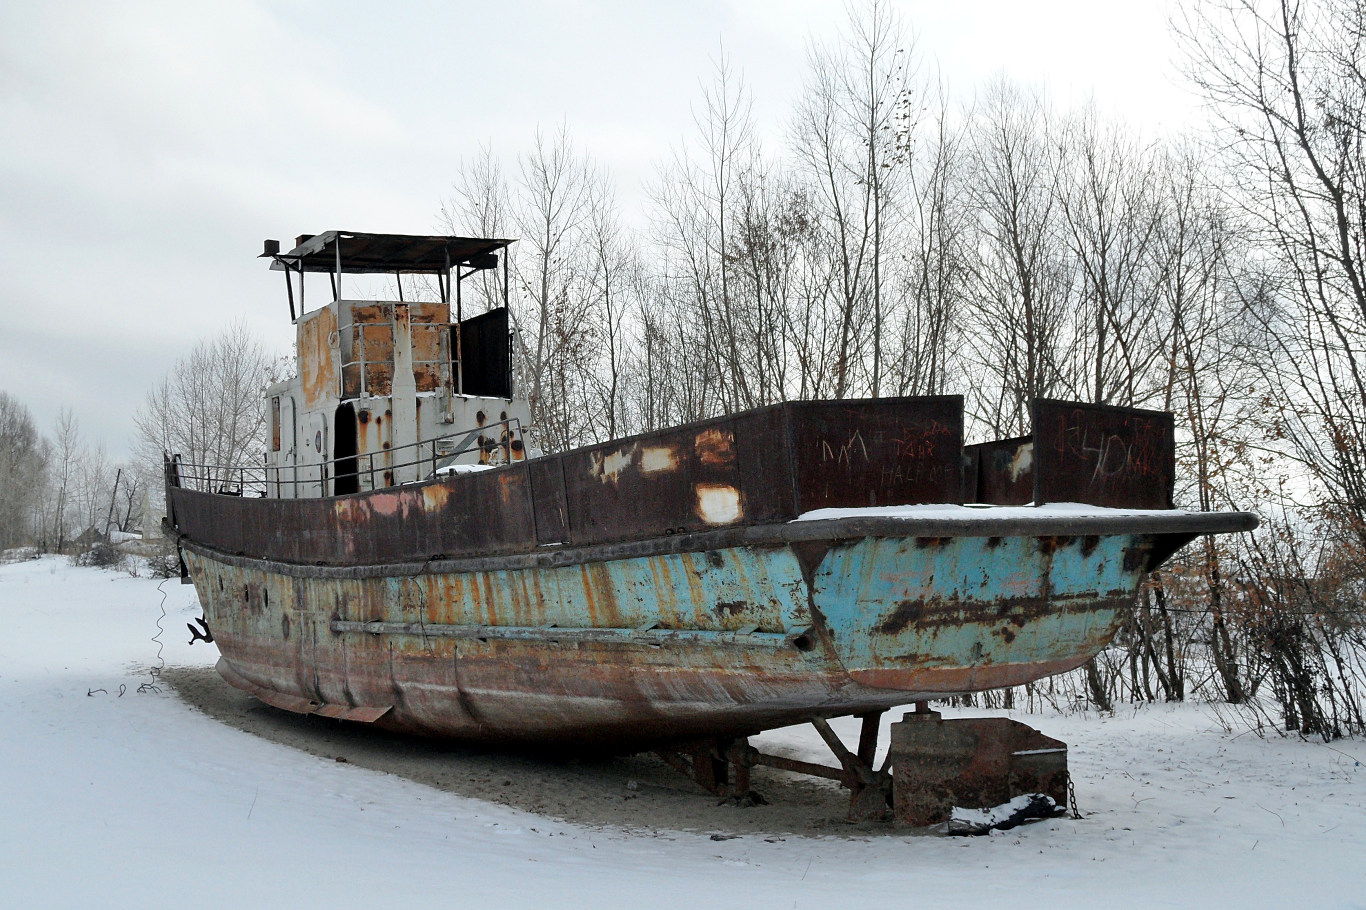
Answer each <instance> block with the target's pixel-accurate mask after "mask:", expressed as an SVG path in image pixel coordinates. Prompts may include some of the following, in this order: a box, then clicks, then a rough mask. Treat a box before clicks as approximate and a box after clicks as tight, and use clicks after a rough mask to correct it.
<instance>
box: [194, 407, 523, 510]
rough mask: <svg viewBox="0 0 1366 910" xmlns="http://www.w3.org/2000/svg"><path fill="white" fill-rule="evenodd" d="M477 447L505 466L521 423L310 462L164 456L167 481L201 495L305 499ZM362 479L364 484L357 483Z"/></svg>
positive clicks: (515, 452) (424, 467)
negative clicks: (209, 460) (212, 460)
mask: <svg viewBox="0 0 1366 910" xmlns="http://www.w3.org/2000/svg"><path fill="white" fill-rule="evenodd" d="M500 427H501V428H502V432H501V433H500V432H499V428H500ZM490 433H492V436H490V435H489V434H490ZM500 437H501V438H500ZM477 450H478V451H482V452H485V453H487V455H488V459H495V458H497V459H499V460H496V461H494V460H483V459H481V463H487V464H490V465H497V464H506V463H509V462H512V461H514V460H516V459H518V458H520V457H522V453H525V451H526V449H525V443H524V439H523V433H522V423H521V421H520V420H518V419H517V418H516V417H509V418H507V419H506V420H498V421H492V422H490V423H486V424H484V425H482V426H478V427H475V428H474V429H472V430H464V431H458V432H455V433H449V434H446V435H443V436H437V437H433V438H432V439H422V440H419V441H417V442H412V443H408V444H406V445H401V446H395V447H393V448H391V449H384V450H382V451H379V452H358V453H357V454H355V455H346V456H342V457H340V458H332V459H329V460H327V461H322V462H314V463H312V464H293V465H271V464H259V465H241V464H238V465H220V464H199V463H196V462H191V461H186V460H184V459H183V458H182V457H181V456H180V455H174V456H169V457H168V458H167V479H168V482H170V484H171V485H172V486H178V487H182V488H184V489H188V490H198V491H200V492H205V493H220V494H223V495H226V496H257V497H263V496H273V497H274V498H277V499H306V498H311V497H324V496H329V495H335V494H334V493H333V492H329V484H331V488H332V490H333V491H335V489H336V484H337V482H338V481H351V483H350V484H346V485H347V486H350V485H354V486H355V489H356V490H357V491H359V490H378V489H382V488H384V487H388V486H397V485H400V484H402V483H412V482H415V481H417V480H427V479H431V478H432V477H435V476H436V475H437V472H439V471H442V470H443V469H446V468H448V467H451V466H453V465H455V464H456V462H457V459H459V458H460V456H462V455H465V454H467V453H469V452H472V451H477ZM414 467H415V468H417V470H415V471H412V472H411V476H410V478H409V479H408V480H396V479H395V478H397V476H398V475H399V473H400V472H402V473H409V472H407V471H406V470H405V469H407V468H414ZM362 478H364V479H365V480H367V481H368V485H366V484H362V483H361V479H362Z"/></svg>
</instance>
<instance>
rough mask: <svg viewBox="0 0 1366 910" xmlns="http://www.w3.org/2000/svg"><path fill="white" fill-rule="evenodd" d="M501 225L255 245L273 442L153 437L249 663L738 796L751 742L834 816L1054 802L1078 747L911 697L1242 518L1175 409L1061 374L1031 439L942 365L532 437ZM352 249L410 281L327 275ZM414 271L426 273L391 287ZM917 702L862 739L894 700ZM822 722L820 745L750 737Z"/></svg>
mask: <svg viewBox="0 0 1366 910" xmlns="http://www.w3.org/2000/svg"><path fill="white" fill-rule="evenodd" d="M511 242H512V241H509V240H500V239H477V238H463V237H446V236H436V237H433V236H410V235H392V234H364V233H356V232H344V231H331V232H328V233H325V234H319V235H316V236H303V237H300V238H299V239H298V241H297V244H296V246H295V248H294V249H293V250H291V251H289V252H281V251H280V248H279V244H278V243H275V242H274V241H267V243H266V252H265V253H264V254H263V256H265V257H266V258H268V259H269V261H270V264H271V268H273V269H276V270H279V271H283V272H284V274H285V278H286V287H287V291H288V300H289V307H290V316H291V319H292V321H293V322H294V324H295V328H296V334H297V375H296V376H294V377H293V378H291V379H289V380H286V381H285V382H282V383H280V384H277V385H275V386H273V387H271V388H269V389H268V390H267V391H266V398H267V407H268V413H269V436H268V438H267V440H266V449H267V451H266V453H265V457H264V460H263V461H262V463H260V464H257V465H252V466H250V467H244V466H213V465H198V464H192V463H190V462H187V461H186V460H184V459H182V458H181V457H179V456H174V455H170V456H168V459H167V466H166V483H167V522H166V523H167V526H168V529H169V531H170V532H171V535H172V536H173V537H174V539H175V541H176V543H177V545H178V547H179V548H180V551H181V553H182V556H183V564H184V567H185V574H186V576H187V578H188V579H192V581H193V583H194V584H195V586H196V588H197V590H198V594H199V598H200V602H201V604H202V605H203V608H204V613H205V619H204V622H205V624H206V626H207V627H208V629H210V630H211V631H212V636H213V639H214V641H215V642H216V644H217V646H218V648H219V650H220V653H221V659H220V660H219V663H218V670H219V672H220V673H221V674H222V676H223V677H224V679H226V680H227V681H228V682H229V683H231V684H232V685H233V686H236V687H238V688H240V689H243V690H246V691H247V692H250V693H253V694H254V695H256V696H257V697H259V698H260V699H261V700H262V701H264V702H266V703H268V704H270V705H273V706H275V707H278V708H282V709H285V710H288V711H295V712H301V713H305V714H316V715H321V716H324V717H333V718H341V719H345V720H350V721H359V722H365V723H372V724H375V725H377V726H382V727H386V728H390V729H394V730H400V731H407V732H413V733H423V734H433V735H439V736H447V737H453V738H458V739H462V740H467V741H476V742H477V741H484V742H499V743H519V742H520V743H533V744H538V745H549V744H555V745H572V746H596V747H601V748H606V749H614V750H620V751H639V750H644V749H654V750H658V751H659V752H660V754H661V755H663V756H664V757H665V758H666V759H667V760H669V761H670V762H671V763H672V764H674V765H675V766H676V767H679V768H680V770H683V771H685V772H686V773H688V774H690V775H691V776H692V777H693V778H694V779H695V780H696V781H697V782H698V783H700V784H702V785H703V786H705V787H707V788H708V789H710V790H712V791H713V792H716V793H719V794H722V795H730V796H733V797H737V798H740V797H743V796H744V795H745V794H746V793H747V792H748V787H749V780H750V778H749V769H750V768H751V767H752V766H753V765H755V764H769V765H774V766H777V767H780V768H785V769H787V770H790V771H798V772H803V773H810V774H818V775H821V776H825V777H830V778H833V779H835V780H838V781H840V782H841V783H842V784H844V785H845V786H847V787H848V788H849V789H850V790H851V791H852V793H853V796H854V798H853V801H852V803H851V813H853V814H856V815H861V816H869V815H873V816H876V815H879V814H882V813H886V812H889V811H891V809H892V807H893V806H895V808H896V815H897V817H898V818H900V819H902V820H903V821H908V822H911V823H919V824H923V823H927V822H929V821H934V820H936V819H938V818H940V817H942V815H943V808H944V806H945V805H947V802H946V800H952V799H956V800H958V804H964V802H963V801H964V800H968V801H970V800H973V799H976V800H977V801H978V802H983V804H988V803H989V800H990V799H993V798H996V797H1000V796H1002V795H1006V796H1009V795H1012V794H1013V793H1015V792H1017V791H1019V790H1020V789H1021V788H1022V787H1026V788H1027V787H1029V786H1032V787H1033V788H1034V789H1036V790H1039V791H1040V792H1049V793H1052V794H1054V795H1055V796H1057V797H1058V798H1059V799H1060V798H1061V790H1060V788H1061V787H1062V786H1063V784H1062V783H1061V782H1062V781H1063V780H1064V779H1065V746H1063V744H1061V743H1057V742H1056V741H1054V740H1049V739H1048V738H1047V737H1043V736H1042V735H1041V734H1037V733H1036V732H1035V731H1031V730H1029V728H1027V727H1023V725H1020V724H1015V723H1014V722H1012V721H1000V722H999V723H998V722H995V721H991V720H983V721H943V720H942V719H940V718H939V715H938V714H937V713H935V712H931V711H928V710H927V709H926V703H927V702H928V701H929V700H932V699H940V698H944V697H946V696H953V695H959V694H963V693H969V692H977V691H982V690H988V689H995V688H1000V687H1004V686H1014V685H1019V684H1022V683H1026V682H1029V681H1031V680H1036V679H1039V678H1041V677H1044V676H1048V675H1050V674H1056V673H1060V672H1063V671H1066V670H1070V669H1072V668H1075V667H1078V666H1080V665H1081V664H1082V663H1084V662H1085V661H1086V660H1088V659H1089V658H1091V657H1092V656H1094V655H1095V654H1096V653H1097V652H1098V651H1100V650H1101V649H1102V648H1104V647H1105V646H1106V645H1107V643H1108V642H1109V641H1110V639H1111V637H1112V636H1113V635H1114V634H1115V631H1116V628H1117V625H1118V622H1119V617H1120V614H1121V611H1123V610H1124V609H1125V608H1127V607H1128V606H1130V605H1131V604H1132V603H1133V601H1134V599H1135V596H1136V592H1137V591H1138V590H1139V585H1140V582H1141V581H1142V579H1143V577H1144V575H1145V574H1146V573H1148V572H1150V571H1152V570H1153V569H1155V568H1157V567H1158V566H1159V565H1161V564H1162V563H1163V562H1164V561H1165V560H1166V559H1167V558H1168V557H1170V556H1171V555H1172V554H1173V553H1175V552H1176V551H1177V550H1178V549H1180V548H1181V547H1182V546H1183V545H1185V544H1186V543H1187V542H1189V541H1190V540H1192V539H1193V538H1194V537H1196V536H1197V535H1201V534H1211V533H1225V532H1233V531H1240V530H1246V529H1250V528H1251V527H1253V526H1255V524H1256V520H1255V518H1254V517H1253V516H1251V515H1249V514H1247V513H1238V512H1233V513H1190V512H1184V511H1179V510H1175V509H1173V508H1172V490H1173V480H1174V473H1175V458H1174V451H1175V445H1174V428H1173V419H1172V417H1171V415H1170V414H1164V413H1158V412H1152V411H1141V410H1135V409H1126V408H1117V407H1106V406H1098V405H1088V404H1080V403H1075V402H1060V401H1052V400H1037V401H1034V402H1033V404H1032V420H1033V427H1032V432H1031V434H1030V435H1029V436H1026V437H1020V438H1014V439H1006V440H1000V441H996V442H989V443H985V444H980V445H969V446H965V445H964V442H963V405H962V400H961V398H959V397H955V396H940V397H919V398H883V399H875V400H862V401H849V400H841V401H796V402H786V403H782V404H777V405H773V406H770V407H766V408H760V409H758V410H752V411H747V412H744V413H738V414H731V415H727V416H724V417H718V418H715V419H711V420H703V421H700V422H697V423H692V424H688V425H685V426H678V427H673V428H670V429H665V430H659V431H656V432H651V433H647V434H643V435H639V436H632V437H629V438H624V439H616V440H612V441H609V442H605V443H602V444H597V445H590V446H585V447H582V448H578V449H574V450H572V451H567V452H562V453H555V454H541V453H537V452H536V451H534V450H533V448H532V447H531V445H530V444H529V441H528V440H527V439H524V437H523V429H524V428H526V426H527V424H528V421H529V417H530V414H529V410H528V405H527V402H526V400H525V398H523V397H522V396H520V395H519V394H518V390H517V389H516V388H514V382H513V375H514V374H513V369H512V364H513V356H512V348H511V344H512V342H511V340H510V339H511V337H512V333H511V331H510V326H509V318H508V309H507V306H506V288H507V282H506V278H507V258H506V252H507V250H506V248H507V246H508V245H509V244H510V243H511ZM500 265H501V277H502V278H503V281H502V283H501V287H502V292H503V297H502V306H495V307H493V308H491V309H488V310H487V311H486V312H482V313H479V314H478V315H474V316H471V317H469V318H466V317H465V315H464V313H463V304H462V293H461V285H462V282H463V281H465V280H466V279H468V278H470V277H471V276H475V275H479V274H480V273H484V274H483V277H484V278H485V279H487V278H489V277H490V276H491V275H492V276H498V275H499V271H498V270H499V268H500ZM320 272H321V273H326V274H327V276H328V281H329V283H330V294H327V295H325V299H324V303H323V305H321V306H319V307H317V308H315V309H313V310H311V311H310V310H308V309H307V308H306V307H305V298H304V283H305V278H306V277H307V276H308V275H310V274H312V275H315V276H316V273H320ZM366 273H369V274H379V275H387V276H390V277H391V278H393V279H394V280H395V281H396V283H397V294H396V296H397V298H398V299H397V300H384V301H378V300H362V299H348V298H347V297H345V296H344V294H343V282H344V281H346V282H351V281H353V280H354V279H353V278H352V277H351V276H353V275H356V274H366ZM405 277H406V278H407V279H408V282H409V293H408V294H407V295H405V290H404V279H405ZM317 280H318V278H317V277H315V278H314V281H315V282H316V281H317ZM372 280H373V279H372ZM417 281H422V282H423V286H424V287H425V288H426V289H427V292H428V293H427V294H426V296H428V297H435V298H437V299H436V300H435V301H427V302H417V301H414V300H409V299H405V296H407V297H411V296H413V292H414V291H415V290H417V286H416V282H417ZM433 284H434V285H435V292H434V293H433V292H432V286H433ZM391 286H392V285H391ZM911 703H918V704H919V705H920V707H921V709H922V710H921V712H920V713H913V714H907V715H906V718H905V720H904V721H902V722H901V723H898V724H894V725H893V732H892V750H891V751H890V752H889V754H888V759H887V761H886V762H884V763H883V765H882V766H881V767H874V762H873V759H874V749H875V746H876V738H877V731H878V726H877V718H878V717H879V716H880V715H881V714H882V713H883V712H885V711H886V710H888V709H890V708H892V707H894V706H898V705H908V704H911ZM844 715H856V716H859V717H862V718H864V723H863V728H862V729H863V735H862V736H861V737H860V741H859V743H858V744H857V746H855V747H848V746H845V745H844V744H843V743H842V742H840V740H839V737H838V736H836V735H835V734H834V732H833V731H832V730H831V728H830V726H829V724H828V723H827V721H828V719H830V718H833V717H837V716H844ZM805 722H810V723H813V724H815V725H816V728H817V730H818V731H820V733H821V736H822V737H824V738H825V740H826V742H827V743H829V744H830V747H831V749H832V750H833V752H834V754H835V756H836V758H837V759H838V767H826V766H821V765H816V764H813V763H807V762H800V761H796V760H793V759H786V758H782V757H780V756H770V755H764V754H762V753H760V752H758V751H757V750H755V749H753V748H751V747H750V746H749V744H748V737H749V736H750V735H752V734H755V733H758V732H761V731H763V730H767V729H771V728H775V727H779V726H785V725H790V724H796V723H805ZM993 723H996V724H997V726H994V727H992V726H990V725H991V724H993ZM954 724H959V725H960V726H959V727H954V726H953V725H954ZM963 724H967V725H968V726H962V725H963ZM974 724H975V725H976V726H973V725H974ZM984 724H985V725H988V726H983V725H984ZM1000 725H1013V726H1000ZM894 778H895V780H894ZM955 782H956V783H955ZM968 791H972V792H971V793H968ZM955 793H956V794H957V795H956V796H954V794H955ZM946 794H948V795H946ZM965 794H967V795H965ZM984 801H985V802H984ZM1002 801H1003V800H1002Z"/></svg>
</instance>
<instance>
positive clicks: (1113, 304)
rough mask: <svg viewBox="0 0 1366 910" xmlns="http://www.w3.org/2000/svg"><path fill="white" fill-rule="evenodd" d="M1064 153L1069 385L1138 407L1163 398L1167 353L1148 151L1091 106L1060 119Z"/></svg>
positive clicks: (1061, 195)
mask: <svg viewBox="0 0 1366 910" xmlns="http://www.w3.org/2000/svg"><path fill="white" fill-rule="evenodd" d="M1062 155H1063V159H1064V166H1063V167H1062V179H1061V186H1060V187H1059V191H1058V204H1059V210H1060V212H1061V214H1062V218H1063V222H1064V223H1065V224H1066V237H1067V240H1068V241H1069V246H1070V251H1071V254H1072V258H1073V262H1074V267H1075V268H1076V269H1077V271H1078V272H1079V279H1080V280H1079V281H1078V282H1077V285H1078V286H1077V289H1076V290H1077V293H1076V297H1075V300H1074V305H1075V306H1077V307H1078V308H1079V309H1078V312H1077V318H1078V319H1079V320H1084V321H1085V325H1084V326H1081V325H1079V326H1078V327H1077V328H1078V331H1077V332H1076V336H1075V337H1076V341H1077V343H1076V344H1075V345H1074V346H1073V349H1072V359H1073V360H1074V361H1075V366H1074V368H1073V369H1072V370H1071V371H1070V372H1071V374H1072V379H1071V384H1072V385H1073V386H1074V388H1076V389H1077V392H1078V393H1079V394H1080V393H1081V392H1082V391H1083V390H1086V391H1088V392H1089V394H1088V395H1086V397H1088V398H1089V399H1090V400H1091V401H1094V402H1095V403H1096V404H1122V405H1135V404H1142V403H1144V400H1145V399H1146V397H1147V396H1148V395H1150V394H1160V391H1161V385H1160V384H1158V383H1154V382H1151V381H1152V380H1154V379H1158V378H1160V377H1158V376H1155V373H1156V372H1160V370H1159V368H1160V366H1161V364H1162V360H1163V355H1164V354H1165V353H1166V345H1165V340H1164V339H1163V338H1162V337H1161V328H1162V326H1163V323H1160V322H1159V321H1158V319H1157V312H1158V310H1157V308H1156V307H1154V306H1153V305H1152V293H1153V284H1154V280H1155V278H1156V272H1155V269H1154V252H1155V249H1154V245H1155V243H1156V241H1157V232H1158V227H1159V224H1160V214H1161V209H1160V205H1159V203H1158V199H1157V186H1156V179H1157V175H1156V171H1155V160H1154V158H1155V156H1154V155H1153V154H1152V152H1151V150H1149V149H1143V148H1140V147H1139V146H1138V144H1137V143H1136V142H1135V141H1134V140H1133V139H1131V138H1130V137H1129V136H1128V135H1126V133H1125V131H1124V130H1123V128H1122V127H1120V126H1118V125H1117V124H1112V123H1104V122H1102V121H1101V119H1100V117H1099V115H1098V114H1097V113H1096V110H1095V108H1094V107H1088V108H1087V109H1085V110H1083V111H1082V112H1081V113H1080V115H1078V116H1076V117H1074V118H1073V119H1072V120H1071V122H1070V123H1068V124H1067V127H1066V132H1065V136H1064V138H1063V140H1062ZM1145 386H1146V388H1145Z"/></svg>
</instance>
